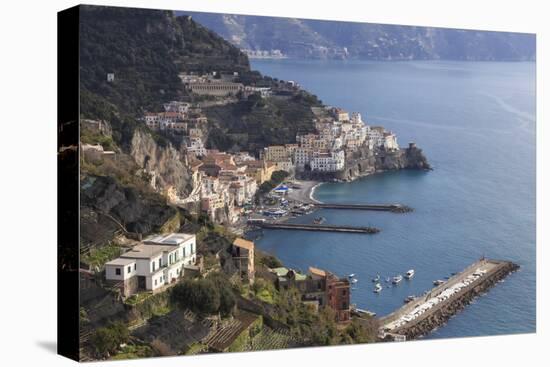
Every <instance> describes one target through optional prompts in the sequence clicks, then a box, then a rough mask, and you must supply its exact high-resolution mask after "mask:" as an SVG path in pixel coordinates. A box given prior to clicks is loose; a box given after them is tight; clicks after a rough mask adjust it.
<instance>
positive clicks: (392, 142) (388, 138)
mask: <svg viewBox="0 0 550 367" xmlns="http://www.w3.org/2000/svg"><path fill="white" fill-rule="evenodd" d="M384 149H386V150H398V149H399V145H398V144H397V136H395V134H394V133H392V132H386V133H384Z"/></svg>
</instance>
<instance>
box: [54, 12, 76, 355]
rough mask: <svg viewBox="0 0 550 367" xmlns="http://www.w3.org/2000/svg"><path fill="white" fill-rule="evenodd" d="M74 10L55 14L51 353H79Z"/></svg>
mask: <svg viewBox="0 0 550 367" xmlns="http://www.w3.org/2000/svg"><path fill="white" fill-rule="evenodd" d="M79 24H80V6H75V7H72V8H69V9H66V10H63V11H60V12H58V13H57V129H58V130H57V241H58V242H57V353H58V354H60V355H62V356H65V357H67V358H70V359H73V360H75V361H79V360H80V352H79V349H80V348H79V344H80V341H79V308H80V307H79V271H78V270H79V242H80V241H79V222H80V220H79V140H80V139H79V135H80V134H79V99H80V97H79V36H80V31H79Z"/></svg>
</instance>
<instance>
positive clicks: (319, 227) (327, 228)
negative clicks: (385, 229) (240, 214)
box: [256, 222, 380, 234]
mask: <svg viewBox="0 0 550 367" xmlns="http://www.w3.org/2000/svg"><path fill="white" fill-rule="evenodd" d="M256 225H257V226H259V227H261V228H267V229H287V230H298V231H316V232H340V233H366V234H375V233H378V232H380V229H378V228H376V227H354V226H337V225H327V224H294V223H268V222H263V223H261V222H260V223H256Z"/></svg>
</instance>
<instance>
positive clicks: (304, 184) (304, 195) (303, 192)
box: [288, 180, 322, 203]
mask: <svg viewBox="0 0 550 367" xmlns="http://www.w3.org/2000/svg"><path fill="white" fill-rule="evenodd" d="M292 183H293V184H296V185H299V186H300V187H301V188H300V189H294V188H293V189H292V190H290V191H289V193H288V198H289V199H290V200H294V201H299V202H302V203H320V201H318V200H315V199H314V198H313V193H314V192H315V189H316V188H317V187H318V186H319V185H321V184H322V182H318V181H300V180H293V181H292Z"/></svg>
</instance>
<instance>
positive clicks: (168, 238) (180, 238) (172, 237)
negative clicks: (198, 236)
mask: <svg viewBox="0 0 550 367" xmlns="http://www.w3.org/2000/svg"><path fill="white" fill-rule="evenodd" d="M193 237H195V235H194V234H189V233H170V234H169V235H153V236H151V237H147V238H146V239H145V240H144V241H143V242H145V243H149V244H155V245H170V246H177V245H180V244H181V243H183V242H185V241H188V240H190V239H192V238H193Z"/></svg>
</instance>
